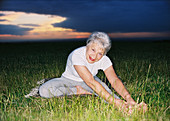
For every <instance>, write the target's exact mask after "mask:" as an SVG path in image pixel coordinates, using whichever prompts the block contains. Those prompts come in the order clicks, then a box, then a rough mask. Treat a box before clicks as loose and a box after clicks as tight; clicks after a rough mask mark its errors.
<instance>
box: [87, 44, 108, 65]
mask: <svg viewBox="0 0 170 121" xmlns="http://www.w3.org/2000/svg"><path fill="white" fill-rule="evenodd" d="M104 52H105V49H103V48H101V46H99V45H98V44H97V43H91V44H90V45H88V46H87V49H86V59H87V61H88V62H89V63H90V64H93V63H95V62H97V61H99V60H100V59H101V58H102V57H103V55H104Z"/></svg>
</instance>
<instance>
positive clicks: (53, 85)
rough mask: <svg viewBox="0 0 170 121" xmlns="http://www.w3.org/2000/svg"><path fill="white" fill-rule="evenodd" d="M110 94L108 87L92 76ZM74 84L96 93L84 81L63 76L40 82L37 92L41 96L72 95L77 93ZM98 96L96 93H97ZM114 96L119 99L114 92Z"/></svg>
mask: <svg viewBox="0 0 170 121" xmlns="http://www.w3.org/2000/svg"><path fill="white" fill-rule="evenodd" d="M94 79H95V80H96V81H98V82H99V83H100V84H101V85H102V86H103V87H104V88H105V89H106V90H107V91H108V92H109V93H110V94H111V95H113V94H112V91H111V90H110V89H109V87H108V86H107V85H106V84H105V83H104V82H102V81H101V80H100V79H99V78H98V77H97V76H95V77H94ZM75 86H81V87H82V88H83V89H85V90H87V91H88V92H90V93H94V94H95V95H97V94H96V93H95V92H94V91H93V90H92V89H91V88H90V87H89V86H88V85H87V84H86V83H85V82H84V81H83V82H78V81H74V80H70V79H67V78H65V77H63V76H62V77H60V78H53V79H51V80H49V81H47V82H46V83H44V84H42V85H41V86H40V88H39V94H40V96H41V97H45V98H51V97H59V96H63V95H73V94H75V95H76V94H77V88H76V87H75ZM97 96H98V95H97ZM114 97H115V98H118V99H120V98H119V97H118V96H117V95H115V94H114Z"/></svg>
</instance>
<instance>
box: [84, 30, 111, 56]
mask: <svg viewBox="0 0 170 121" xmlns="http://www.w3.org/2000/svg"><path fill="white" fill-rule="evenodd" d="M91 43H98V44H100V45H102V47H103V48H104V49H105V53H104V54H106V53H107V52H108V51H109V50H110V48H111V40H110V38H109V36H108V35H107V34H106V33H104V32H93V33H92V34H91V35H90V37H89V38H88V39H87V42H86V44H87V46H88V45H90V44H91Z"/></svg>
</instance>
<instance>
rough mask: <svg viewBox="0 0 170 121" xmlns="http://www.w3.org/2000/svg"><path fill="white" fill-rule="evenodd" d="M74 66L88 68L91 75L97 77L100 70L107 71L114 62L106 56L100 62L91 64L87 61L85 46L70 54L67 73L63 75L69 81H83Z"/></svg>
mask: <svg viewBox="0 0 170 121" xmlns="http://www.w3.org/2000/svg"><path fill="white" fill-rule="evenodd" d="M74 65H82V66H86V67H87V68H88V70H89V71H90V72H91V74H92V75H93V76H95V75H96V74H97V73H98V70H100V69H101V70H103V71H104V70H106V69H107V68H108V67H110V66H111V65H112V62H111V61H110V59H109V58H108V57H107V56H106V55H104V56H103V57H102V58H101V59H100V60H99V61H97V62H95V63H93V64H90V63H89V62H88V61H87V59H86V46H83V47H80V48H77V49H75V50H74V51H73V52H71V53H70V55H69V56H68V59H67V64H66V69H65V72H64V73H63V74H62V76H64V77H66V78H68V79H71V80H75V81H83V80H82V79H81V77H80V76H79V75H78V73H77V71H76V70H75V68H74Z"/></svg>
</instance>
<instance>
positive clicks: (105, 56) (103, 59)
mask: <svg viewBox="0 0 170 121" xmlns="http://www.w3.org/2000/svg"><path fill="white" fill-rule="evenodd" d="M106 61H111V60H110V58H109V57H108V56H107V55H104V56H103V57H102V58H101V62H106Z"/></svg>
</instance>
